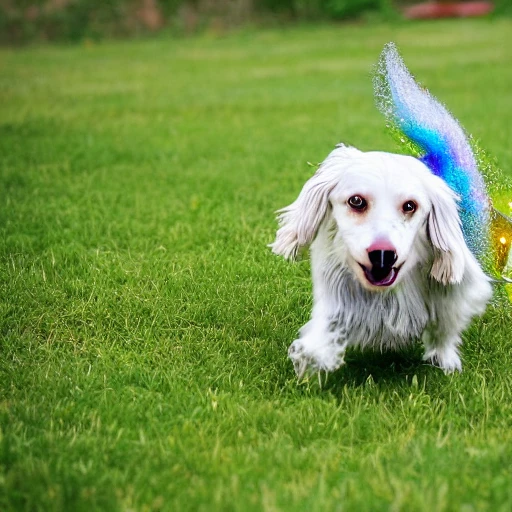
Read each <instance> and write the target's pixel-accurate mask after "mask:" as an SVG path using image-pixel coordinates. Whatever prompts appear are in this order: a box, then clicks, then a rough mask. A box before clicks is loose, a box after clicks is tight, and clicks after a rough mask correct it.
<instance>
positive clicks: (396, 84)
mask: <svg viewBox="0 0 512 512" xmlns="http://www.w3.org/2000/svg"><path fill="white" fill-rule="evenodd" d="M374 87H375V96H376V100H377V106H378V108H379V110H380V111H381V112H382V113H383V114H384V115H385V116H386V119H387V121H388V124H389V125H390V126H391V128H392V129H395V131H399V132H401V134H402V135H401V138H402V139H403V138H406V139H407V142H408V143H409V146H410V147H414V148H415V149H416V153H417V155H416V156H418V158H419V159H420V160H421V161H422V162H424V163H425V164H426V165H427V166H428V167H429V168H430V170H431V171H432V172H433V173H434V174H436V175H437V176H439V177H441V178H442V179H443V180H444V181H445V182H446V183H447V184H448V185H449V186H450V187H451V189H452V190H453V191H454V192H455V193H456V194H457V195H458V196H459V198H460V202H459V208H460V217H461V221H462V230H463V233H464V238H465V240H466V243H467V245H468V247H469V249H470V250H471V251H472V252H473V254H474V255H475V256H476V257H478V258H479V259H481V258H483V257H484V255H485V254H486V252H488V247H489V233H488V231H489V230H488V226H489V215H490V202H489V198H488V195H487V192H486V188H485V183H484V180H483V178H482V176H481V174H480V173H479V172H478V165H477V162H476V159H475V155H474V153H473V150H472V148H471V145H470V143H469V139H468V137H467V135H466V134H465V132H464V130H463V129H462V127H461V126H460V125H459V123H458V122H457V121H456V119H455V118H454V117H453V116H452V115H451V114H450V113H449V112H448V110H447V109H446V108H445V107H444V106H443V105H442V104H441V103H439V101H437V100H436V99H435V98H434V97H433V96H432V95H431V94H430V93H429V92H428V91H427V90H426V89H423V88H422V87H420V86H419V85H418V83H417V82H416V81H415V80H414V78H413V76H412V75H411V73H410V72H409V70H408V69H407V68H406V66H405V64H404V62H403V60H402V58H401V57H400V55H399V53H398V50H397V48H396V46H395V45H394V43H388V44H387V45H386V46H385V47H384V50H383V51H382V54H381V56H380V60H379V62H378V64H377V69H376V72H375V75H374ZM403 142H406V141H405V140H404V141H403Z"/></svg>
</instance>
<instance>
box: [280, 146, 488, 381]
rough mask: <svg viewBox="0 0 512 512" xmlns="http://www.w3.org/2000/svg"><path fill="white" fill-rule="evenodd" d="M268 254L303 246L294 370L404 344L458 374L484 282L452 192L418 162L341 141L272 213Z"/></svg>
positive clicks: (333, 365) (484, 295)
mask: <svg viewBox="0 0 512 512" xmlns="http://www.w3.org/2000/svg"><path fill="white" fill-rule="evenodd" d="M278 213H279V217H278V219H279V222H280V228H279V230H278V231H277V236H276V240H275V242H274V243H273V244H271V247H272V250H273V252H274V253H276V254H279V255H282V256H284V257H285V258H287V259H294V258H295V257H296V256H297V253H298V251H299V249H301V248H302V247H305V246H310V254H311V266H312V278H313V301H314V304H313V312H312V317H311V320H310V321H309V322H308V323H307V324H306V325H304V326H303V327H302V329H301V330H300V335H299V338H298V339H296V340H295V341H294V342H293V343H292V344H291V346H290V348H289V351H288V353H289V356H290V358H291V360H292V361H293V365H294V368H295V372H296V373H297V375H298V376H299V378H301V377H302V376H303V375H304V374H305V373H306V372H318V371H320V370H325V371H333V370H336V369H337V368H339V367H340V366H341V365H342V364H343V358H344V354H345V351H346V349H347V348H348V347H353V346H359V347H362V348H367V347H368V348H373V349H379V350H384V349H388V348H389V349H393V348H398V347H403V346H405V345H407V344H409V343H411V342H412V341H414V340H415V339H419V338H421V340H422V341H423V343H424V345H425V355H424V359H425V360H427V361H430V362H431V363H433V364H435V365H437V366H439V367H440V368H442V369H443V370H444V371H445V372H446V373H451V372H453V371H455V370H459V371H461V368H462V367H461V361H460V357H459V353H458V347H459V345H460V343H461V338H460V334H461V331H462V330H463V329H464V328H466V327H467V325H468V324H469V322H470V320H471V318H472V317H473V316H475V315H479V314H481V313H483V312H484V310H485V306H486V303H487V302H488V300H489V299H490V297H491V294H492V287H491V284H490V279H489V278H488V277H487V276H486V275H485V274H484V273H483V271H482V269H481V268H480V265H479V264H478V262H477V261H476V259H475V257H474V256H473V254H472V253H471V252H470V250H469V249H468V247H467V246H466V243H465V241H464V238H463V234H462V231H461V224H460V219H459V214H458V208H457V196H456V195H455V194H454V193H453V192H452V191H451V189H450V188H449V187H448V186H447V185H446V183H445V182H444V181H443V180H442V179H441V178H439V177H437V176H435V175H434V174H432V172H431V171H430V170H429V169H428V168H427V167H426V165H424V164H423V163H422V162H421V161H419V160H418V159H416V158H413V157H410V156H402V155H397V154H390V153H383V152H368V153H364V152H361V151H359V150H357V149H355V148H352V147H347V146H344V145H343V144H340V145H338V146H337V147H336V149H335V150H334V151H332V153H331V154H330V155H329V156H328V157H327V159H326V160H325V161H324V162H323V163H322V164H321V166H320V167H319V169H318V171H317V172H316V174H315V175H314V176H313V177H312V178H311V179H309V180H308V181H307V182H306V184H305V185H304V187H303V189H302V191H301V193H300V195H299V197H298V198H297V200H296V201H295V202H294V203H292V204H291V205H290V206H287V207H286V208H283V209H282V210H280V211H279V212H278Z"/></svg>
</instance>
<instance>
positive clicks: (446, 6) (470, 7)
mask: <svg viewBox="0 0 512 512" xmlns="http://www.w3.org/2000/svg"><path fill="white" fill-rule="evenodd" d="M493 8H494V5H493V4H492V2H425V3H423V4H418V5H413V6H411V7H406V8H405V9H404V15H405V17H406V18H408V19H434V18H466V17H472V16H484V15H486V14H489V13H490V12H492V10H493Z"/></svg>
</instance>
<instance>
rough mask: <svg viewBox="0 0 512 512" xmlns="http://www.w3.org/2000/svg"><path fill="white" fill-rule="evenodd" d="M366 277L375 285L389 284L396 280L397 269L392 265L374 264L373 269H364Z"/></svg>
mask: <svg viewBox="0 0 512 512" xmlns="http://www.w3.org/2000/svg"><path fill="white" fill-rule="evenodd" d="M364 272H365V275H366V279H368V281H370V283H371V284H373V285H374V286H389V285H391V284H393V283H394V282H395V279H396V275H397V270H396V269H395V268H393V267H390V266H387V265H386V266H380V265H373V266H372V268H371V270H368V269H366V268H365V269H364Z"/></svg>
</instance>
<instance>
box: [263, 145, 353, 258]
mask: <svg viewBox="0 0 512 512" xmlns="http://www.w3.org/2000/svg"><path fill="white" fill-rule="evenodd" d="M360 154H361V152H360V151H359V150H358V149H356V148H353V147H349V146H345V145H344V144H338V146H336V149H335V150H334V151H332V152H331V154H330V155H329V156H328V157H327V158H326V159H325V160H324V162H323V163H322V165H321V166H320V167H319V168H318V170H317V172H316V173H315V174H314V176H313V177H312V178H310V179H309V180H308V181H307V182H306V183H305V185H304V187H303V188H302V191H301V193H300V194H299V197H298V198H297V199H296V200H295V202H293V203H292V204H291V205H289V206H287V207H285V208H283V209H282V210H279V211H278V212H277V213H278V217H277V218H278V221H279V225H280V228H279V229H278V231H277V235H276V239H275V241H274V243H272V244H270V247H271V248H272V251H273V252H274V253H275V254H279V255H281V256H284V257H285V258H286V259H295V258H296V257H297V254H298V252H299V249H300V248H301V247H305V246H307V245H309V244H310V243H311V242H312V241H313V240H314V238H315V236H316V233H317V231H318V228H319V227H320V224H321V223H322V221H323V220H324V218H325V215H326V214H327V212H328V210H329V207H330V206H329V195H330V193H331V191H332V190H333V189H334V187H336V185H337V184H338V183H339V180H340V178H341V176H342V173H343V169H344V168H345V167H346V166H348V165H350V164H351V162H353V161H354V158H357V157H358V156H360Z"/></svg>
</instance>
